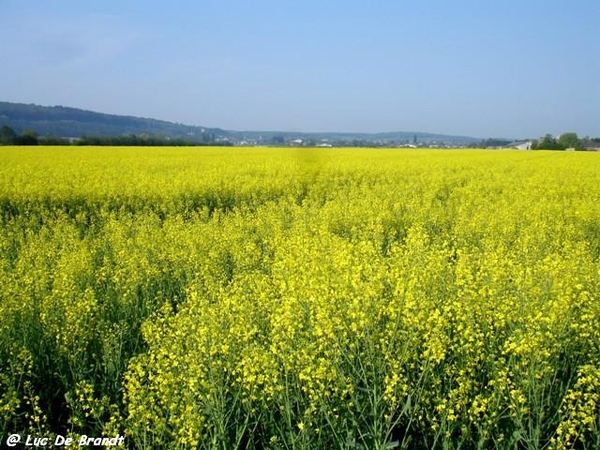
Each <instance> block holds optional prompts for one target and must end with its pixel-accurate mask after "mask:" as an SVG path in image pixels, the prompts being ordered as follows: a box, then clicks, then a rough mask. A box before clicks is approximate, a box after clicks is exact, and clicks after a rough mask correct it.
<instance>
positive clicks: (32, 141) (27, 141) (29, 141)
mask: <svg viewBox="0 0 600 450" xmlns="http://www.w3.org/2000/svg"><path fill="white" fill-rule="evenodd" d="M15 144H17V145H38V144H39V142H38V135H37V133H36V132H35V131H33V130H25V131H23V133H21V135H20V136H17V138H16V139H15Z"/></svg>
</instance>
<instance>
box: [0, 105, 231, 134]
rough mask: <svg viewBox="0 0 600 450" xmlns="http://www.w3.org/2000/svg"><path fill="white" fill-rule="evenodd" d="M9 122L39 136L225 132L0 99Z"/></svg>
mask: <svg viewBox="0 0 600 450" xmlns="http://www.w3.org/2000/svg"><path fill="white" fill-rule="evenodd" d="M2 125H8V126H10V127H11V128H13V129H14V130H15V131H16V132H17V133H21V132H23V131H24V130H33V131H35V132H36V133H38V134H39V135H40V136H46V135H50V136H64V137H80V136H123V135H131V134H135V135H160V136H164V137H172V138H174V137H177V138H197V139H201V138H202V136H203V133H213V134H216V135H220V136H224V135H227V133H226V132H225V131H224V130H219V129H206V128H201V127H196V126H190V125H183V124H179V123H172V122H167V121H164V120H156V119H145V118H141V117H132V116H118V115H114V114H103V113H97V112H92V111H86V110H83V109H77V108H68V107H65V106H39V105H26V104H23V103H8V102H0V126H2Z"/></svg>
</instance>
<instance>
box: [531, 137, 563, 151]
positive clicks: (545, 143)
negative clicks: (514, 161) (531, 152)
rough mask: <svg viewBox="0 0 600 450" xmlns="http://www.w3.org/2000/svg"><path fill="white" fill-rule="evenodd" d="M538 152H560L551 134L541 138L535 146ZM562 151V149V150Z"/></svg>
mask: <svg viewBox="0 0 600 450" xmlns="http://www.w3.org/2000/svg"><path fill="white" fill-rule="evenodd" d="M537 149H538V150H561V148H560V146H559V144H558V142H557V141H556V139H554V138H553V137H552V135H551V134H547V135H546V136H544V137H543V138H542V140H541V141H540V142H539V144H538V146H537ZM562 150H564V149H562Z"/></svg>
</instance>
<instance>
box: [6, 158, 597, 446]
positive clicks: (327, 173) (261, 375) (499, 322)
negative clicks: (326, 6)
mask: <svg viewBox="0 0 600 450" xmlns="http://www.w3.org/2000/svg"><path fill="white" fill-rule="evenodd" d="M598 156H599V155H596V154H574V153H552V152H535V153H532V152H508V151H507V152H483V151H397V150H385V151H379V150H378V151H374V150H326V151H325V150H323V151H317V150H283V149H211V148H205V149H182V148H180V149H174V148H152V149H151V148H137V149H131V148H130V149H120V148H86V149H81V148H36V149H22V148H10V147H9V148H2V149H0V228H1V233H0V286H1V290H0V438H2V439H4V436H6V435H7V434H9V433H15V432H34V431H35V432H38V433H46V434H47V435H50V434H51V433H63V434H65V433H69V434H72V435H76V434H83V433H87V434H94V433H95V434H96V435H100V434H105V435H111V434H114V433H116V432H123V433H125V435H126V444H127V446H129V447H132V448H222V449H232V448H270V449H303V448H306V449H315V448H322V449H330V448H362V449H384V448H394V447H405V448H463V449H465V448H466V449H470V448H506V449H512V448H523V449H537V448H571V447H573V446H575V447H576V448H599V447H600V438H599V437H598V436H600V429H599V428H600V421H599V405H600V338H599V336H600V297H599V292H600V158H598Z"/></svg>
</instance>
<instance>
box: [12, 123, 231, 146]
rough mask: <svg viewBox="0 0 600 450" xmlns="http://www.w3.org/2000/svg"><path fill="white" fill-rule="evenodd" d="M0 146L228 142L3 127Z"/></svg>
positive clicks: (186, 144) (213, 144) (151, 144)
mask: <svg viewBox="0 0 600 450" xmlns="http://www.w3.org/2000/svg"><path fill="white" fill-rule="evenodd" d="M0 145H97V146H120V147H126V146H144V147H148V146H150V147H153V146H157V147H158V146H160V147H166V146H176V147H183V146H202V145H211V146H216V145H220V146H226V145H233V144H232V143H229V142H222V141H215V139H214V136H210V137H207V136H203V138H202V141H198V140H193V139H186V138H171V137H165V136H152V135H135V134H130V135H126V136H81V137H79V138H64V137H57V136H38V134H37V133H36V132H35V131H32V130H25V131H23V132H22V133H21V134H17V133H16V132H15V131H14V130H13V129H12V128H11V127H9V126H7V125H4V126H2V128H0Z"/></svg>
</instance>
